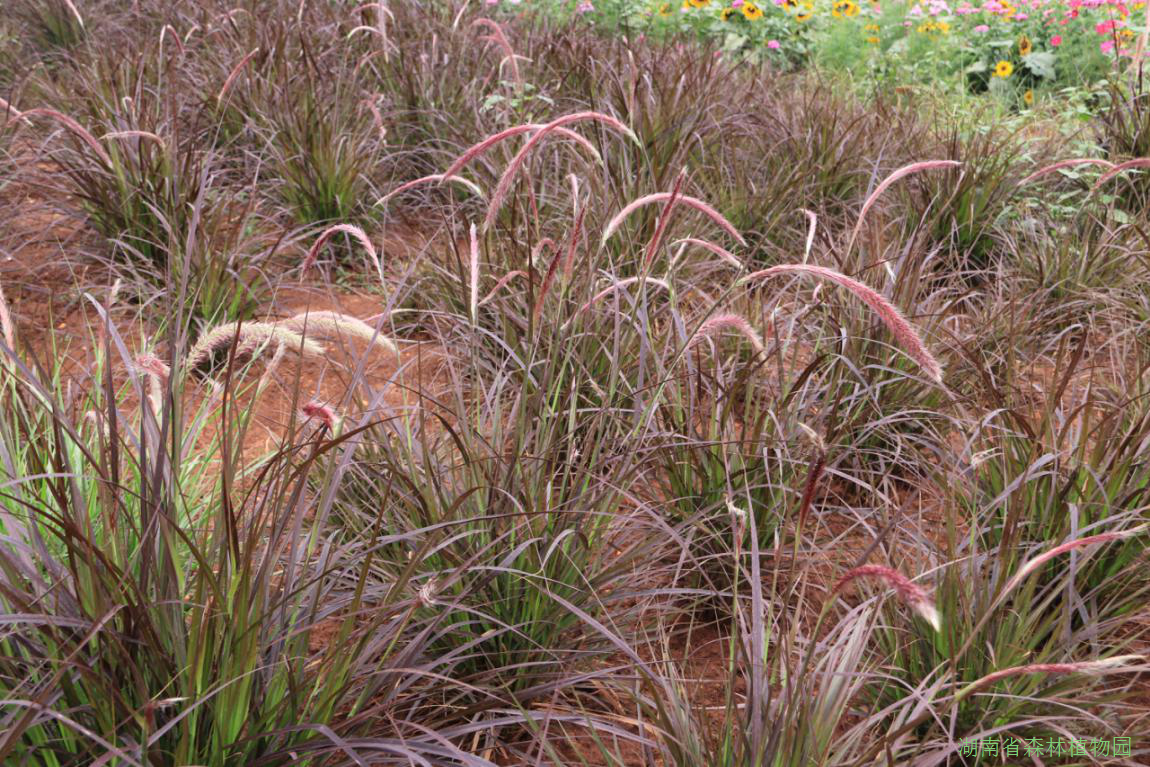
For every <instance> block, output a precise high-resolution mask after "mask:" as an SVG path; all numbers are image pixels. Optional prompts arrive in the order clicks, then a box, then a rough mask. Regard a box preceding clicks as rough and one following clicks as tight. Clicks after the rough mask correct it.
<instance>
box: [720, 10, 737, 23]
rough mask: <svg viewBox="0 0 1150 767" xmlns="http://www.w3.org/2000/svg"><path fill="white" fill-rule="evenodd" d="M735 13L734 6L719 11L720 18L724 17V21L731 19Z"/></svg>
mask: <svg viewBox="0 0 1150 767" xmlns="http://www.w3.org/2000/svg"><path fill="white" fill-rule="evenodd" d="M734 15H735V9H734V8H724V9H723V10H722V11H720V12H719V18H720V19H722V20H723V21H730V20H731V17H732V16H734Z"/></svg>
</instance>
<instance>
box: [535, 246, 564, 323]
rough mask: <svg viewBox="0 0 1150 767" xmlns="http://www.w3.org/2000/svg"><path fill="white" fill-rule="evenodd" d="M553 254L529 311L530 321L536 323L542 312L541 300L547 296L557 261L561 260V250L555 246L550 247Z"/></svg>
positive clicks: (557, 266) (557, 264) (556, 268)
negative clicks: (532, 306) (533, 306)
mask: <svg viewBox="0 0 1150 767" xmlns="http://www.w3.org/2000/svg"><path fill="white" fill-rule="evenodd" d="M552 250H553V251H554V252H555V255H553V256H552V257H551V263H550V264H548V265H547V273H546V274H545V275H544V276H543V282H542V284H540V286H539V297H538V298H536V299H535V308H534V309H533V310H532V312H531V317H532V321H533V322H535V323H536V324H538V322H539V316H540V315H541V314H543V301H544V300H546V298H547V293H548V292H549V291H550V290H551V284H552V283H553V282H554V281H555V273H556V271H557V270H558V269H559V262H560V261H562V260H563V251H561V250H560V249H559V248H557V247H552Z"/></svg>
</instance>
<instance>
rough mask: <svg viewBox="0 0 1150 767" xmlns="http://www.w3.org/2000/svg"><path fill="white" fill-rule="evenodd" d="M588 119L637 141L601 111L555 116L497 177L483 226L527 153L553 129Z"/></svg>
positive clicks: (500, 204)
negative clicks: (497, 180)
mask: <svg viewBox="0 0 1150 767" xmlns="http://www.w3.org/2000/svg"><path fill="white" fill-rule="evenodd" d="M588 120H592V121H595V122H600V123H603V124H604V125H607V126H608V127H610V128H613V129H614V130H616V131H618V132H620V133H622V134H624V135H626V136H628V137H630V138H632V139H633V140H635V141H636V143H637V142H638V139H637V138H636V137H635V134H634V133H633V132H632V131H631V129H630V128H628V127H627V126H626V125H624V124H623V123H621V122H620V121H619V120H617V119H615V118H614V117H611V116H610V115H606V114H603V113H602V112H575V113H574V114H569V115H564V116H562V117H559V118H556V119H555V120H552V121H551V122H549V123H547V124H546V125H544V126H543V127H542V128H540V129H539V130H538V131H536V132H535V133H534V134H533V135H532V136H531V138H529V139H527V142H526V143H525V144H524V145H523V147H522V148H521V149H520V150H519V152H518V153H517V154H516V155H515V157H513V158H512V159H511V162H510V163H508V165H507V169H506V170H504V171H503V175H502V176H501V177H500V178H499V183H498V184H497V185H496V187H495V191H494V192H493V193H492V195H491V204H490V205H488V207H487V219H486V221H485V223H484V225H485V226H491V224H492V223H494V221H495V216H496V214H497V213H498V212H499V209H500V207H502V205H503V200H504V198H505V197H507V193H508V192H509V191H510V190H511V184H512V182H513V181H514V180H515V175H516V173H518V172H519V168H520V167H521V166H522V165H523V162H524V160H526V159H527V155H529V154H530V153H531V150H532V149H534V148H535V147H536V145H538V144H539V142H540V141H542V140H543V139H544V138H546V137H547V136H549V135H550V134H551V133H552V132H553V131H556V130H558V129H560V128H564V127H566V126H568V125H570V124H572V123H577V122H585V121H588Z"/></svg>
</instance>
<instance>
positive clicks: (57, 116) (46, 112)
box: [12, 107, 112, 165]
mask: <svg viewBox="0 0 1150 767" xmlns="http://www.w3.org/2000/svg"><path fill="white" fill-rule="evenodd" d="M34 115H40V116H43V117H50V118H52V119H53V120H56V121H57V122H59V123H61V124H62V125H63V126H64V127H65V128H67V129H68V130H70V131H71V132H72V134H73V135H75V136H76V137H77V138H78V139H80V140H81V141H83V142H84V143H85V144H87V145H88V146H89V147H90V148H91V149H92V151H93V152H95V153H96V155H97V156H98V157H99V158H100V159H101V160H102V161H103V162H104V164H105V165H111V164H112V158H111V157H110V156H109V155H108V153H107V152H106V151H104V147H102V146H100V142H99V141H97V140H96V137H95V136H93V135H92V134H91V133H89V132H88V130H87V129H86V128H85V127H84V126H83V125H80V123H78V122H76V121H75V120H74V119H72V118H71V117H69V116H68V115H66V114H64V113H63V112H57V111H56V110H55V109H48V108H47V107H36V108H35V109H27V110H25V111H23V112H21V113H20V114H19V116H17V117H14V118H12V119H14V120H25V121H26V120H27V118H29V117H32V116H34Z"/></svg>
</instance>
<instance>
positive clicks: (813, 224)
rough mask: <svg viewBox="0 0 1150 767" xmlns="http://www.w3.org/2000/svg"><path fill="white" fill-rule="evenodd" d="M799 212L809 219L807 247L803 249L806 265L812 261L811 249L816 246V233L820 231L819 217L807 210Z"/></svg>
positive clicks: (800, 209) (803, 209)
mask: <svg viewBox="0 0 1150 767" xmlns="http://www.w3.org/2000/svg"><path fill="white" fill-rule="evenodd" d="M799 212H801V213H802V214H803V215H804V216H806V217H807V221H808V223H809V226H808V227H807V245H806V248H804V249H803V263H804V264H805V263H806V262H807V261H808V260H809V259H810V257H811V248H812V247H813V246H814V244H815V232H816V231H818V228H819V217H818V216H816V215H815V214H814V212H813V211H809V210H807V209H806V208H799Z"/></svg>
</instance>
